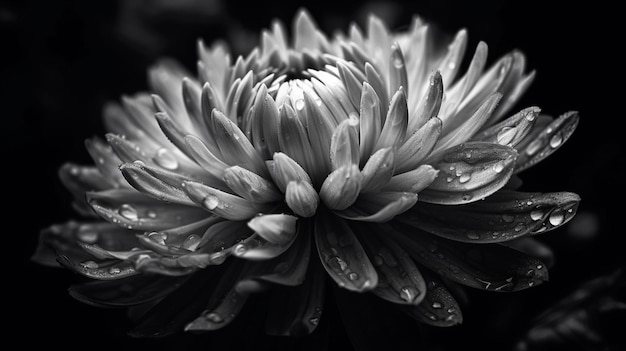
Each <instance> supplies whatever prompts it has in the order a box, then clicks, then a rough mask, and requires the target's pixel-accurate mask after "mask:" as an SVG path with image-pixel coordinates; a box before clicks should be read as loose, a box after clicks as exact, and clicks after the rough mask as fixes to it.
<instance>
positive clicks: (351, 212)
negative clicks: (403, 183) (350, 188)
mask: <svg viewBox="0 0 626 351" xmlns="http://www.w3.org/2000/svg"><path fill="white" fill-rule="evenodd" d="M416 202H417V194H414V193H399V192H383V193H376V194H363V195H361V196H360V197H359V199H358V200H357V202H356V204H354V205H353V206H351V207H348V208H347V209H345V210H343V211H335V214H336V215H338V216H340V217H343V218H345V219H350V220H353V221H361V222H376V223H383V222H388V221H390V220H391V219H393V217H395V216H396V215H399V214H401V213H403V212H405V211H407V210H408V209H410V208H411V207H413V206H414V205H415V203H416Z"/></svg>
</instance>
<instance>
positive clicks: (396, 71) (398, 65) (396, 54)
mask: <svg viewBox="0 0 626 351" xmlns="http://www.w3.org/2000/svg"><path fill="white" fill-rule="evenodd" d="M389 63H390V65H389V85H388V89H389V90H388V91H389V95H392V94H394V93H395V92H396V91H398V89H400V88H402V89H403V90H404V91H406V92H407V93H408V91H409V79H408V77H407V73H406V63H405V61H404V55H403V54H402V49H401V48H400V45H399V44H398V43H393V44H392V45H391V55H390V57H389Z"/></svg>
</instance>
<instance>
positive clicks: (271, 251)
mask: <svg viewBox="0 0 626 351" xmlns="http://www.w3.org/2000/svg"><path fill="white" fill-rule="evenodd" d="M295 239H296V236H295V235H294V236H293V237H292V238H291V240H290V241H287V242H285V243H284V244H273V243H271V242H269V241H267V240H265V239H263V238H262V237H261V236H260V235H259V234H258V233H254V234H252V235H250V236H249V237H247V238H245V239H244V240H242V241H241V242H240V243H238V244H236V245H235V246H233V248H232V253H233V255H234V256H237V257H239V258H243V259H246V260H251V261H263V260H269V259H272V258H274V257H277V256H279V255H281V254H283V253H284V252H285V251H287V250H288V249H289V247H290V246H291V244H293V242H294V241H295Z"/></svg>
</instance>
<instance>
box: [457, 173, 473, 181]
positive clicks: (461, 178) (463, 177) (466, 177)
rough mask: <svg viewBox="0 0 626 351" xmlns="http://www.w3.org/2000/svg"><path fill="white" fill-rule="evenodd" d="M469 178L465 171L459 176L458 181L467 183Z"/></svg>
mask: <svg viewBox="0 0 626 351" xmlns="http://www.w3.org/2000/svg"><path fill="white" fill-rule="evenodd" d="M470 179H471V176H470V175H469V174H467V173H465V174H462V175H461V176H460V177H459V183H467V182H468V181H469V180H470Z"/></svg>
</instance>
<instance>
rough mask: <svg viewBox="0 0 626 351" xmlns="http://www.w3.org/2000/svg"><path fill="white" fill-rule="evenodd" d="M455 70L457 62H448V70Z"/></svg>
mask: <svg viewBox="0 0 626 351" xmlns="http://www.w3.org/2000/svg"><path fill="white" fill-rule="evenodd" d="M455 68H456V62H454V61H450V62H448V69H449V70H453V69H455Z"/></svg>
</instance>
